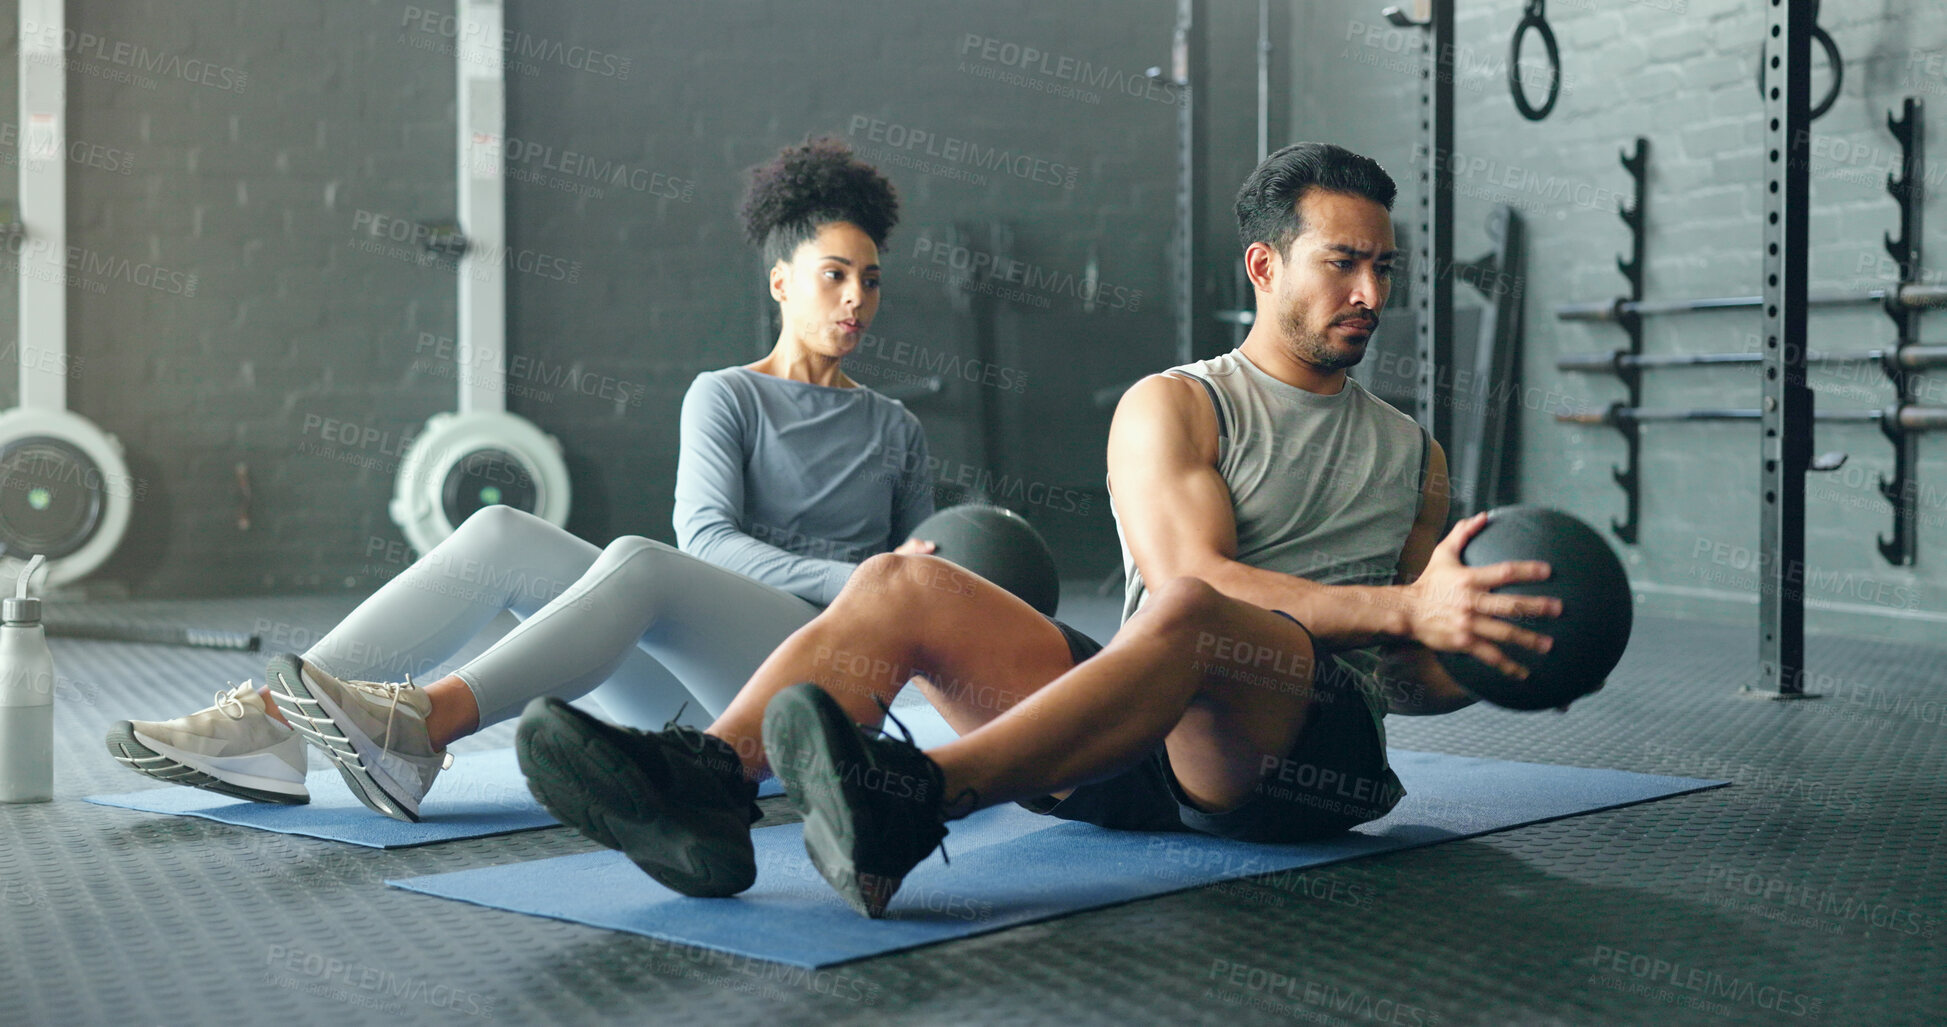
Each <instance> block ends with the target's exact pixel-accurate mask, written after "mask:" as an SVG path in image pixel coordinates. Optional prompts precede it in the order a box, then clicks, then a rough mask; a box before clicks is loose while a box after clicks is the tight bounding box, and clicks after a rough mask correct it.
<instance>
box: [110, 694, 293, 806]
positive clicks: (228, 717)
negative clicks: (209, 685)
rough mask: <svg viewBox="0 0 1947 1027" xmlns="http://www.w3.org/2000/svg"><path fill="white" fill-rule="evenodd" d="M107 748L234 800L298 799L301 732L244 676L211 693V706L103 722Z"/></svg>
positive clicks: (138, 767)
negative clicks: (275, 713)
mask: <svg viewBox="0 0 1947 1027" xmlns="http://www.w3.org/2000/svg"><path fill="white" fill-rule="evenodd" d="M108 754H109V755H110V756H113V757H115V759H116V761H117V762H119V763H121V764H122V765H123V766H125V767H128V768H129V769H130V770H134V771H136V772H137V773H141V774H147V775H148V776H150V777H153V778H155V779H156V780H158V781H167V782H169V783H170V784H179V785H190V786H192V787H195V788H204V789H207V790H209V791H212V792H221V793H223V794H224V795H234V796H236V797H237V798H239V799H254V800H256V801H257V802H282V803H288V804H291V805H300V804H303V803H307V802H310V801H311V793H310V792H309V791H307V790H306V789H305V787H304V763H305V759H304V739H302V738H299V737H298V735H297V732H295V731H292V730H291V729H290V728H288V727H286V726H285V725H283V724H282V723H279V722H278V720H277V718H275V717H272V716H271V715H270V712H269V710H268V708H267V707H265V705H264V699H263V696H261V695H259V694H257V686H255V685H253V684H251V683H250V682H248V681H246V682H244V683H243V684H241V685H238V686H236V687H235V688H233V689H231V690H230V691H228V692H218V693H216V705H214V706H211V707H210V708H209V709H206V710H198V711H196V712H195V713H192V714H190V715H189V716H187V717H177V718H176V719H174V720H163V721H148V720H124V721H120V722H119V723H117V724H116V725H115V726H114V727H112V728H109V729H108Z"/></svg>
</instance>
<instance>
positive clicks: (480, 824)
mask: <svg viewBox="0 0 1947 1027" xmlns="http://www.w3.org/2000/svg"><path fill="white" fill-rule="evenodd" d="M765 785H766V786H768V787H763V788H759V789H758V794H759V795H782V794H784V793H783V790H782V789H781V788H780V787H779V786H778V784H777V782H776V781H775V780H772V781H767V782H765ZM304 786H305V787H306V788H308V789H310V791H311V802H310V804H309V805H305V806H284V805H279V804H277V803H271V802H250V801H248V800H245V799H235V798H231V797H230V796H227V795H219V794H217V793H215V792H207V791H204V790H203V789H200V788H185V787H180V786H179V787H174V788H149V789H145V790H143V791H139V792H124V793H122V794H120V795H91V796H89V797H88V801H89V802H93V803H97V804H99V805H103V806H119V807H122V808H124V809H134V810H142V811H144V812H147V813H173V814H177V815H180V816H191V817H203V818H205V819H208V820H216V821H220V822H222V823H225V824H235V825H237V826H239V827H254V828H257V829H259V830H263V831H275V832H277V833H279V834H296V835H304V836H305V837H309V838H324V839H327V840H330V841H334V842H348V843H350V844H352V845H364V846H367V847H369V848H374V849H405V848H411V847H412V846H415V845H431V844H432V843H434V842H450V841H453V840H455V839H459V838H484V837H486V836H488V835H495V834H508V833H510V832H514V831H531V830H534V829H535V828H539V827H553V826H555V824H556V821H555V819H554V818H553V817H552V816H549V815H548V811H547V810H544V809H542V808H541V804H540V803H538V802H535V801H534V796H533V795H532V794H530V793H529V792H528V790H527V779H526V778H525V777H523V776H521V769H520V765H519V764H518V763H516V762H515V760H514V750H512V749H488V750H485V751H482V752H468V753H462V754H460V755H458V756H457V757H456V758H455V759H454V761H453V766H452V768H451V769H449V770H446V771H444V772H442V773H441V774H440V777H439V780H438V781H435V782H434V783H433V789H432V791H430V792H428V793H427V794H426V800H425V802H423V803H421V805H420V814H421V815H422V816H423V817H424V818H425V819H423V820H421V821H420V822H419V823H417V824H408V823H406V822H404V821H400V820H394V819H392V818H391V817H384V816H380V815H379V814H377V813H374V812H372V811H371V810H369V809H366V808H365V804H364V803H361V802H359V801H358V799H356V798H355V797H353V795H352V792H351V789H350V788H348V787H346V786H345V781H344V779H343V778H342V777H340V776H339V775H338V771H337V770H335V769H326V770H319V771H313V772H312V773H310V774H308V775H306V776H305V779H304Z"/></svg>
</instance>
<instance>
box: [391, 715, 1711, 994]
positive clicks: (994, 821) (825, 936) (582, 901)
mask: <svg viewBox="0 0 1947 1027" xmlns="http://www.w3.org/2000/svg"><path fill="white" fill-rule="evenodd" d="M1391 759H1392V764H1393V769H1394V770H1395V771H1396V772H1397V773H1398V774H1399V777H1400V780H1401V781H1402V782H1403V783H1404V784H1405V785H1406V788H1407V791H1408V795H1407V797H1406V798H1405V799H1404V800H1402V801H1401V802H1400V804H1399V805H1398V806H1397V807H1395V808H1394V809H1393V811H1392V812H1391V813H1390V814H1388V815H1387V816H1386V817H1384V818H1383V819H1380V820H1376V821H1373V822H1372V823H1369V824H1365V825H1362V826H1361V827H1359V828H1358V829H1357V830H1355V831H1353V832H1350V833H1348V834H1345V835H1342V836H1339V837H1337V838H1333V839H1330V840H1328V841H1322V842H1314V843H1310V844H1305V845H1253V844H1248V843H1245V842H1232V841H1225V840H1223V839H1219V838H1212V837H1209V836H1206V835H1198V834H1183V833H1175V834H1160V833H1143V832H1126V831H1109V830H1105V829H1102V828H1098V827H1093V826H1090V825H1087V824H1077V823H1071V822H1068V821H1063V820H1057V819H1054V818H1052V817H1043V816H1037V815H1035V814H1033V813H1029V812H1027V811H1026V810H1023V809H1021V808H1019V807H1016V806H1012V805H1007V806H997V807H994V808H992V809H987V810H983V811H981V812H980V813H977V814H975V815H974V816H971V817H968V818H967V819H965V820H961V821H956V822H954V823H953V824H952V825H951V827H950V830H951V834H949V835H948V837H947V841H946V845H947V852H948V853H949V854H950V855H951V856H952V858H953V863H952V865H951V866H947V865H944V864H943V863H942V861H941V860H940V859H938V858H937V857H929V858H928V859H927V860H926V861H925V862H923V863H921V864H920V865H919V866H918V867H916V868H914V870H913V872H912V873H911V874H909V875H907V877H906V881H905V884H904V885H903V886H902V887H901V888H900V890H899V894H898V896H896V897H895V898H894V899H893V903H892V905H891V907H890V908H889V909H888V910H887V916H886V918H885V919H881V920H876V921H875V920H868V919H866V918H864V917H861V916H859V915H858V914H857V913H855V912H853V911H852V909H851V908H850V907H848V906H846V905H845V904H844V902H843V901H842V900H840V899H839V897H838V895H837V894H836V893H835V892H833V891H832V890H831V888H830V887H829V886H828V885H826V884H825V882H824V880H823V879H822V878H820V877H819V876H818V872H817V871H816V870H815V869H814V868H813V867H812V866H811V863H810V861H809V860H808V859H807V858H806V857H805V854H804V842H803V831H802V829H801V827H800V825H797V824H787V825H779V826H776V827H768V828H763V829H761V830H759V831H756V832H754V835H753V838H754V841H755V845H756V848H757V861H758V877H757V884H756V885H755V886H754V887H752V888H751V889H750V890H749V891H746V892H744V893H743V894H742V895H739V896H737V897H736V898H734V899H691V898H685V897H683V896H680V895H677V894H676V893H674V892H672V891H669V890H668V889H666V888H664V887H662V886H661V885H659V884H657V883H656V882H655V881H653V880H651V879H650V878H649V877H648V876H646V875H644V874H643V873H642V872H641V871H640V870H638V869H636V867H635V866H634V865H633V864H631V863H630V862H629V861H628V860H627V859H625V858H624V857H623V856H622V855H621V854H620V853H617V852H610V851H602V852H590V853H583V854H581V855H576V856H562V857H558V858H555V859H545V860H538V861H535V862H530V863H517V864H513V865H509V866H499V867H488V868H483V869H479V870H463V871H458V872H456V873H449V874H434V875H430V876H426V877H413V878H408V879H406V880H403V881H387V882H386V883H387V884H390V885H392V886H394V887H398V888H404V889H407V890H409V891H416V892H422V893H424V894H427V895H436V896H439V897H441V898H449V899H458V900H460V901H462V902H471V903H475V904H477V905H482V906H490V907H493V908H495V909H504V910H509V911H512V912H516V913H529V914H532V915H535V916H545V917H552V918H554V919H557V920H570V921H574V922H576V923H582V924H588V925H590V926H593V927H606V928H609V929H611V930H618V931H628V932H631V933H634V934H643V935H649V936H652V937H658V938H665V939H670V940H673V941H677V942H681V943H684V944H690V945H700V946H705V947H708V948H713V949H719V950H722V951H725V952H731V953H736V954H738V955H744V956H750V957H752V958H756V959H764V960H770V961H773V962H778V963H786V964H791V965H795V966H803V967H812V968H816V967H822V966H830V965H832V964H834V963H843V962H847V961H849V960H854V959H861V958H865V957H867V956H876V955H883V954H885V953H888V952H896V951H899V950H901V949H908V948H913V947H916V946H920V945H927V944H931V943H933V942H938V941H946V940H948V939H953V938H964V937H969V936H972V935H976V934H984V933H986V932H989V931H996V930H1000V929H1001V928H1004V927H1012V926H1015V925H1018V924H1025V923H1031V922H1033V921H1036V920H1046V919H1050V918H1053V917H1059V916H1065V915H1067V914H1069V913H1076V912H1080V911H1082V910H1086V909H1094V908H1097V907H1101V906H1108V905H1114V904H1116V903H1121V902H1128V901H1131V900H1134V899H1140V898H1146V897H1149V896H1153V895H1162V894H1167V893H1169V892H1174V891H1182V890H1184V889H1187V888H1194V887H1198V886H1201V885H1205V884H1211V883H1215V882H1217V881H1224V880H1230V879H1232V878H1237V877H1248V876H1253V875H1257V874H1265V873H1270V872H1273V871H1279V870H1289V869H1293V868H1297V867H1309V866H1320V865H1323V864H1327V863H1336V862H1339V861H1342V860H1346V859H1351V858H1353V857H1357V856H1364V855H1370V854H1373V853H1378V852H1390V851H1395V850H1399V849H1410V848H1417V847H1419V846H1423V845H1432V844H1435V843H1438V842H1443V841H1449V840H1452V839H1455V838H1466V837H1470V836H1473V835H1479V834H1486V833H1488V832H1492V831H1503V830H1507V829H1508V828H1512V827H1519V826H1522V825H1526V824H1535V823H1541V822H1543V821H1548V820H1556V819H1560V818H1562V817H1569V816H1575V815H1576V814H1580V813H1590V812H1594V811H1596V810H1602V809H1613V808H1615V807H1618V806H1628V805H1632V804H1634V803H1638V802H1647V801H1649V800H1651V799H1660V798H1666V797H1668V796H1672V795H1681V794H1683V793H1685V792H1693V791H1699V790H1702V789H1705V788H1713V787H1717V786H1720V785H1722V784H1724V782H1722V781H1705V780H1698V779H1696V778H1683V777H1659V776H1654V775H1649V774H1635V773H1629V772H1626V771H1619V770H1591V769H1587V768H1583V767H1557V766H1547V765H1543V764H1536V763H1512V762H1509V761H1506V760H1487V759H1474V758H1469V757H1464V756H1447V755H1442V754H1439V753H1425V752H1409V751H1404V750H1397V749H1395V750H1393V751H1392V753H1391Z"/></svg>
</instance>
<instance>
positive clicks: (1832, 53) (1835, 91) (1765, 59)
mask: <svg viewBox="0 0 1947 1027" xmlns="http://www.w3.org/2000/svg"><path fill="white" fill-rule="evenodd" d="M1812 40H1813V41H1814V42H1816V43H1818V44H1819V46H1821V47H1823V48H1824V49H1825V59H1826V63H1828V64H1830V65H1832V88H1830V89H1828V90H1826V91H1825V99H1823V100H1820V101H1819V105H1818V106H1817V107H1814V108H1812V120H1813V121H1817V120H1818V119H1820V118H1822V117H1825V112H1826V111H1829V110H1831V109H1832V105H1833V104H1834V103H1836V102H1837V101H1838V99H1839V86H1840V85H1841V84H1842V83H1844V82H1845V80H1846V62H1845V60H1844V59H1843V58H1841V57H1840V56H1839V44H1837V43H1835V42H1833V41H1832V35H1831V33H1828V32H1826V31H1825V28H1824V26H1821V25H1813V26H1812ZM1769 51H1770V43H1769V41H1767V42H1763V43H1759V44H1758V98H1759V99H1760V100H1762V99H1764V69H1765V65H1766V64H1769V63H1770V55H1769Z"/></svg>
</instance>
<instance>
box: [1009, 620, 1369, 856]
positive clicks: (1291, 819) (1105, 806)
mask: <svg viewBox="0 0 1947 1027" xmlns="http://www.w3.org/2000/svg"><path fill="white" fill-rule="evenodd" d="M1280 615H1281V616H1284V617H1286V618H1287V619H1291V618H1290V615H1289V614H1282V613H1281V614H1280ZM1050 619H1052V618H1050ZM1292 623H1294V624H1295V623H1297V621H1296V620H1295V619H1293V620H1292ZM1301 626H1302V625H1301ZM1055 627H1057V628H1060V629H1061V633H1062V637H1063V638H1065V639H1067V641H1068V653H1069V655H1070V656H1071V657H1073V658H1074V660H1075V662H1076V663H1081V662H1082V661H1083V660H1086V659H1088V658H1089V657H1091V656H1094V655H1095V654H1096V653H1098V652H1101V651H1102V646H1101V644H1100V643H1098V642H1096V641H1095V640H1094V639H1092V638H1090V637H1088V636H1087V635H1084V634H1082V633H1081V632H1079V631H1076V630H1075V629H1074V628H1071V627H1069V626H1068V625H1066V624H1063V623H1061V622H1060V621H1055ZM1319 667H1320V673H1319V674H1318V677H1317V679H1316V680H1315V681H1314V682H1313V696H1312V706H1311V714H1310V717H1309V719H1308V720H1307V721H1306V722H1305V727H1304V730H1302V731H1300V732H1299V734H1298V737H1297V738H1296V739H1294V740H1293V741H1292V743H1291V748H1290V749H1289V750H1287V751H1286V753H1285V756H1284V758H1283V759H1282V760H1281V761H1280V762H1279V763H1278V764H1277V765H1275V766H1273V767H1270V768H1268V769H1267V770H1266V771H1265V773H1264V776H1263V777H1261V778H1259V779H1258V783H1257V787H1256V788H1255V789H1254V790H1253V791H1252V794H1251V797H1250V798H1248V799H1246V800H1245V801H1244V803H1243V805H1241V806H1239V807H1237V808H1236V809H1231V810H1226V811H1224V812H1222V813H1209V812H1205V811H1204V810H1201V809H1198V808H1197V807H1196V806H1194V805H1192V804H1191V803H1190V801H1189V799H1188V798H1186V797H1185V796H1184V794H1183V790H1182V788H1181V786H1179V785H1178V784H1177V781H1176V775H1175V773H1174V772H1173V771H1171V769H1170V757H1169V752H1168V750H1167V749H1166V748H1165V747H1164V746H1161V745H1159V746H1157V747H1156V748H1155V750H1153V751H1152V752H1150V754H1149V755H1148V756H1145V757H1144V758H1143V760H1142V762H1140V763H1138V764H1136V765H1135V766H1133V767H1131V768H1129V769H1128V770H1125V771H1123V772H1122V773H1120V774H1118V775H1116V776H1115V777H1112V778H1109V779H1107V780H1104V781H1096V782H1092V783H1090V784H1085V785H1082V786H1080V787H1078V788H1076V789H1075V790H1074V791H1072V792H1070V793H1069V795H1068V797H1067V798H1065V799H1056V798H1055V797H1054V796H1051V795H1044V796H1042V797H1040V798H1038V799H1025V800H1022V801H1021V803H1020V805H1021V806H1023V807H1025V808H1027V809H1030V810H1033V811H1034V812H1036V813H1045V814H1047V815H1048V816H1052V817H1060V818H1062V819H1063V820H1079V821H1081V822H1083V823H1086V824H1095V825H1097V826H1099V827H1107V828H1113V829H1115V830H1119V831H1199V832H1202V833H1204V834H1210V835H1216V836H1217V837H1220V838H1232V839H1236V840H1238V841H1247V842H1269V843H1280V844H1284V843H1292V842H1303V841H1312V840H1314V839H1318V838H1325V837H1330V836H1331V835H1335V834H1339V833H1341V832H1343V831H1346V830H1348V829H1350V828H1353V827H1356V826H1358V825H1360V824H1363V823H1365V822H1367V821H1369V820H1377V819H1379V818H1380V817H1382V816H1385V815H1386V813H1387V812H1388V811H1390V810H1391V809H1392V808H1393V806H1395V805H1397V804H1398V802H1399V800H1400V798H1401V797H1402V796H1404V795H1405V791H1404V789H1402V788H1401V787H1400V785H1399V778H1397V777H1395V776H1394V775H1393V772H1392V769H1391V768H1389V767H1388V766H1387V765H1386V748H1385V743H1384V741H1383V740H1382V739H1381V737H1380V734H1379V729H1378V726H1377V725H1376V724H1374V723H1373V716H1372V710H1371V708H1370V707H1369V706H1367V704H1366V699H1365V696H1364V695H1363V694H1362V692H1361V690H1360V687H1359V676H1360V675H1361V673H1363V672H1362V671H1361V670H1360V669H1359V667H1358V666H1357V665H1356V664H1355V663H1354V662H1348V661H1346V660H1342V659H1340V658H1339V657H1337V656H1331V657H1328V658H1327V659H1325V660H1321V661H1320V662H1319Z"/></svg>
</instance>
